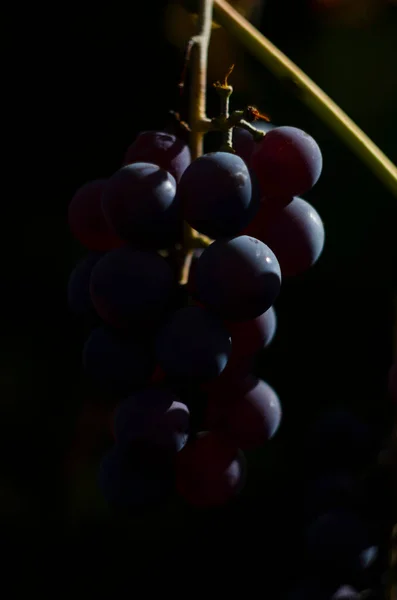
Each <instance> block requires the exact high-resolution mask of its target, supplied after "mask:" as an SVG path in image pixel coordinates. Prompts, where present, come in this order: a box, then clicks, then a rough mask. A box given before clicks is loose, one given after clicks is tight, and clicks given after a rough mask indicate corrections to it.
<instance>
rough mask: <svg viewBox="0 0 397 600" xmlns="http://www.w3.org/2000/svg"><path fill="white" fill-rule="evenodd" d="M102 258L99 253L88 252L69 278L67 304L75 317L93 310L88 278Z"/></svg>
mask: <svg viewBox="0 0 397 600" xmlns="http://www.w3.org/2000/svg"><path fill="white" fill-rule="evenodd" d="M102 256H103V254H102V253H101V252H90V253H89V254H88V255H87V256H86V257H85V258H83V259H82V260H81V261H80V262H79V263H78V264H77V265H76V266H75V268H74V269H73V271H72V273H71V275H70V277H69V282H68V304H69V308H70V310H71V311H72V312H73V313H75V314H76V315H84V314H86V313H88V312H89V311H90V310H91V309H93V308H94V307H93V305H92V301H91V296H90V277H91V272H92V269H93V268H94V266H95V265H96V263H97V262H98V260H99V259H100V258H102Z"/></svg>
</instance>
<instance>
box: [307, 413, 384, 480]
mask: <svg viewBox="0 0 397 600" xmlns="http://www.w3.org/2000/svg"><path fill="white" fill-rule="evenodd" d="M305 450H306V453H307V459H306V460H307V461H308V462H311V463H312V464H313V466H318V467H319V468H320V469H321V470H322V472H324V468H332V469H337V468H342V469H343V470H345V469H347V468H350V467H357V466H360V465H364V464H365V463H366V461H367V460H368V459H369V458H370V456H371V454H372V452H373V450H374V439H373V435H372V434H371V432H370V429H369V427H368V426H367V425H365V424H364V423H362V422H361V421H360V420H359V419H358V418H357V417H356V416H355V415H353V414H352V413H351V412H349V411H347V410H344V409H334V410H330V411H327V412H325V413H324V414H323V415H321V416H320V417H319V418H318V419H317V421H316V422H315V423H313V424H312V426H311V427H309V430H308V433H307V438H306V440H305Z"/></svg>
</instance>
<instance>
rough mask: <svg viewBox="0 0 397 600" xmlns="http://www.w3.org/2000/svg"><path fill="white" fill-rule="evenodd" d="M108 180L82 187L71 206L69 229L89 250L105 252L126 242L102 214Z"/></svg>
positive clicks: (96, 181)
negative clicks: (103, 195)
mask: <svg viewBox="0 0 397 600" xmlns="http://www.w3.org/2000/svg"><path fill="white" fill-rule="evenodd" d="M106 183H107V180H106V179H97V180H95V181H90V182H89V183H86V184H85V185H83V187H81V188H80V189H79V190H78V191H77V192H76V193H75V195H74V196H73V198H72V201H71V202H70V204H69V210H68V220H69V227H70V229H71V232H72V233H73V235H74V237H75V238H76V239H77V240H78V241H79V242H80V243H81V244H83V246H85V247H86V248H88V249H89V250H97V251H98V252H104V251H107V250H112V249H113V248H118V247H120V246H122V245H123V244H124V242H123V241H122V240H121V239H120V238H119V237H118V236H117V235H116V233H115V232H114V231H113V230H112V229H111V227H110V225H109V224H108V222H107V221H106V219H105V216H104V214H103V212H102V206H101V201H102V192H103V190H104V188H105V185H106Z"/></svg>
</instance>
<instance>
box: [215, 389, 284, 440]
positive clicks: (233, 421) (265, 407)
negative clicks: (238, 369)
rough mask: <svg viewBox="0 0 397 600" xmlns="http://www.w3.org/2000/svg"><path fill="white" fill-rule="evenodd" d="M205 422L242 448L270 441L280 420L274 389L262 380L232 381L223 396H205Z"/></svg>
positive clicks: (278, 404) (279, 408)
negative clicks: (233, 384) (206, 419)
mask: <svg viewBox="0 0 397 600" xmlns="http://www.w3.org/2000/svg"><path fill="white" fill-rule="evenodd" d="M208 411H209V416H208V423H209V427H210V428H211V429H214V430H217V431H221V432H222V433H224V434H227V436H228V437H229V438H230V439H231V440H232V441H233V443H235V444H236V446H238V447H239V448H241V449H242V450H252V449H254V448H258V447H260V446H263V445H264V444H265V443H266V442H267V441H268V440H270V439H271V438H272V437H273V436H274V434H275V433H276V431H277V429H278V428H279V426H280V422H281V414H282V413H281V405H280V401H279V399H278V396H277V394H276V392H275V391H274V390H273V389H272V388H271V387H270V385H268V384H267V383H266V382H265V381H262V380H257V381H256V382H254V381H252V382H249V381H248V382H247V380H242V381H241V382H240V383H239V382H236V383H235V386H234V389H233V390H232V391H231V393H230V394H229V395H227V396H217V397H213V396H211V394H210V396H209V402H208Z"/></svg>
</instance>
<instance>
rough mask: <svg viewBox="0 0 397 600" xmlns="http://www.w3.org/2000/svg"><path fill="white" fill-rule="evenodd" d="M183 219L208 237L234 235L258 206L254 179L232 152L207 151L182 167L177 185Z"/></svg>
mask: <svg viewBox="0 0 397 600" xmlns="http://www.w3.org/2000/svg"><path fill="white" fill-rule="evenodd" d="M178 196H180V198H181V202H182V208H183V213H184V217H185V219H186V221H187V222H188V223H189V225H191V226H192V227H193V228H194V229H197V231H200V232H201V233H204V234H205V235H208V236H210V237H211V238H219V237H229V236H232V235H237V234H238V233H239V232H240V231H241V229H242V228H243V227H245V226H246V225H248V223H249V222H250V221H251V220H252V218H253V217H254V216H255V213H256V211H257V210H258V209H259V203H260V194H259V187H258V185H257V183H256V178H255V177H253V178H251V175H250V173H249V171H248V168H247V165H246V164H245V163H244V161H243V160H242V159H241V158H240V157H239V156H237V155H235V154H230V153H228V152H211V153H209V154H204V156H200V157H199V158H197V159H196V160H195V161H193V162H192V164H191V165H189V167H188V168H187V169H186V171H185V173H184V174H183V177H182V179H181V181H180V184H179V187H178Z"/></svg>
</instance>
